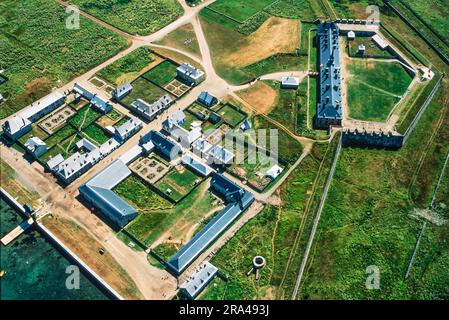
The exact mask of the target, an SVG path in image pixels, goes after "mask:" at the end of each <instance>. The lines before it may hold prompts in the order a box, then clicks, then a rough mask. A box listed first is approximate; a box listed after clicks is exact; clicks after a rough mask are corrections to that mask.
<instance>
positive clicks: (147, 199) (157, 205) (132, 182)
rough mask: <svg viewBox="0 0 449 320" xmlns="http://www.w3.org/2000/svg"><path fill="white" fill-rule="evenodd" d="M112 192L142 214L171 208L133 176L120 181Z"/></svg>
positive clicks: (165, 201)
mask: <svg viewBox="0 0 449 320" xmlns="http://www.w3.org/2000/svg"><path fill="white" fill-rule="evenodd" d="M114 192H115V193H117V194H118V195H119V196H120V197H122V198H123V199H124V200H126V201H128V202H129V204H130V205H132V206H133V207H134V208H135V209H136V210H137V211H139V212H140V213H143V214H144V213H145V212H146V211H151V210H160V209H166V208H170V207H171V206H172V205H171V203H170V202H168V201H167V200H165V199H164V198H162V197H161V196H159V195H158V194H157V193H155V192H154V191H152V190H151V189H150V188H149V187H148V186H147V185H146V184H145V183H144V182H142V180H140V179H139V178H138V177H136V176H135V175H131V176H129V177H128V178H126V179H125V180H124V181H122V182H121V183H120V184H119V185H118V186H116V187H115V188H114Z"/></svg>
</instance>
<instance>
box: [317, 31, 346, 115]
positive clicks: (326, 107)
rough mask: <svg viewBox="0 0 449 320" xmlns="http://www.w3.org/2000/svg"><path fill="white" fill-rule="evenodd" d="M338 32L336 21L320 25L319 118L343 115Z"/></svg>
mask: <svg viewBox="0 0 449 320" xmlns="http://www.w3.org/2000/svg"><path fill="white" fill-rule="evenodd" d="M338 34H339V29H338V26H337V24H336V23H334V22H324V23H321V24H319V25H318V39H319V41H318V45H319V54H320V77H319V79H320V97H319V102H318V104H317V117H318V118H328V119H342V117H343V116H342V98H341V75H340V53H339V51H338Z"/></svg>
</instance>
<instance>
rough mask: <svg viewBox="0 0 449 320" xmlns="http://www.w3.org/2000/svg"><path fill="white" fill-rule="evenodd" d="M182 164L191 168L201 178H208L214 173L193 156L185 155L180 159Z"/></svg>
mask: <svg viewBox="0 0 449 320" xmlns="http://www.w3.org/2000/svg"><path fill="white" fill-rule="evenodd" d="M182 163H184V164H185V165H187V166H188V167H190V168H192V169H193V170H194V171H196V172H197V173H199V174H200V175H202V176H203V177H207V176H209V175H210V174H211V173H212V172H213V171H214V170H213V169H212V168H211V167H209V166H208V165H207V164H205V163H203V162H201V160H200V159H199V158H196V157H195V156H194V155H188V154H185V155H184V156H183V157H182Z"/></svg>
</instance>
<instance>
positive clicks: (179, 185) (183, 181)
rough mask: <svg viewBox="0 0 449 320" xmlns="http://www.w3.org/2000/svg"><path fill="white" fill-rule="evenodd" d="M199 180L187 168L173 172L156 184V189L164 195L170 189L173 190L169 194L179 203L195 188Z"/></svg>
mask: <svg viewBox="0 0 449 320" xmlns="http://www.w3.org/2000/svg"><path fill="white" fill-rule="evenodd" d="M199 179H200V178H199V177H198V176H197V175H196V174H195V173H193V172H192V171H190V170H189V169H187V168H183V169H182V170H181V171H177V170H172V171H170V172H169V173H167V174H166V175H165V176H164V177H163V178H162V179H161V180H159V181H158V182H157V183H156V187H157V188H158V189H159V190H161V191H162V192H163V193H166V192H167V190H168V189H170V190H172V192H171V193H170V194H169V196H170V198H172V199H173V200H175V201H178V200H180V199H181V198H182V197H183V196H185V195H186V194H187V193H189V192H190V190H192V189H193V188H194V187H195V182H196V180H199Z"/></svg>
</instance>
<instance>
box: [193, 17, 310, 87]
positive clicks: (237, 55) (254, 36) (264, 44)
mask: <svg viewBox="0 0 449 320" xmlns="http://www.w3.org/2000/svg"><path fill="white" fill-rule="evenodd" d="M203 12H204V11H201V12H200V19H201V24H202V27H203V30H204V33H205V36H206V39H207V42H208V44H209V48H210V51H211V54H212V59H213V63H214V66H215V68H216V71H217V73H218V74H219V75H220V76H221V77H223V78H224V79H226V80H227V81H229V82H231V83H233V84H237V83H242V82H245V81H248V80H250V79H252V78H254V77H255V76H258V75H261V74H265V73H268V72H276V71H282V70H285V68H288V67H290V66H292V67H295V68H296V66H298V65H299V66H301V65H304V63H305V59H303V60H302V61H301V60H300V61H298V62H296V61H293V59H292V58H290V59H289V58H285V57H280V56H276V55H277V54H279V53H296V49H297V48H298V46H299V42H300V24H299V22H298V20H289V19H281V18H274V17H272V18H269V19H267V20H266V21H265V22H264V23H263V24H262V25H261V26H260V28H259V29H258V30H257V31H255V32H253V33H251V34H250V35H248V36H245V35H243V34H242V33H240V32H238V31H235V30H234V29H232V28H228V27H226V26H225V25H223V24H222V23H220V21H218V20H217V19H216V17H215V16H210V15H206V14H204V13H203ZM229 43H232V44H233V45H232V46H229ZM265 59H267V60H266V61H264V60H265ZM286 60H287V61H286ZM258 62H260V64H257V63H258Z"/></svg>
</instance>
